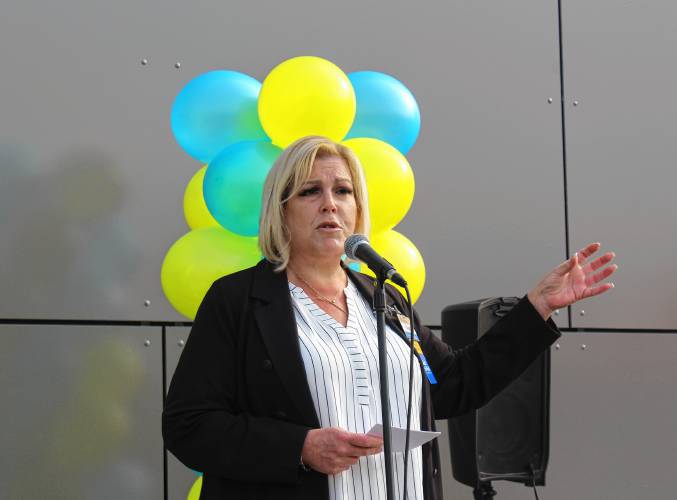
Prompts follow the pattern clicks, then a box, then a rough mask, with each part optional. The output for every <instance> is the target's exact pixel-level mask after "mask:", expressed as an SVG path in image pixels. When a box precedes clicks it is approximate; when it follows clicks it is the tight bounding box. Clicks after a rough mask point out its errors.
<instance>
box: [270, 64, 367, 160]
mask: <svg viewBox="0 0 677 500" xmlns="http://www.w3.org/2000/svg"><path fill="white" fill-rule="evenodd" d="M355 103H356V101H355V91H354V89H353V86H352V84H351V83H350V80H349V79H348V76H347V75H346V74H345V73H344V72H343V71H342V70H341V68H339V67H338V66H336V65H335V64H334V63H332V62H330V61H327V60H326V59H322V58H320V57H313V56H302V57H294V58H293V59H288V60H286V61H284V62H282V63H280V64H279V65H277V66H276V67H275V68H273V70H272V71H271V72H270V73H268V76H267V77H266V79H265V80H264V81H263V84H262V86H261V91H260V93H259V102H258V106H259V119H260V121H261V125H262V126H263V129H264V130H265V131H266V133H267V134H268V137H270V138H271V139H272V141H273V144H275V145H276V146H280V147H282V148H284V147H286V146H288V145H289V144H291V143H292V142H294V141H295V140H296V139H299V138H301V137H304V136H306V135H323V136H325V137H329V138H330V139H333V140H335V141H340V140H341V139H343V138H344V137H345V135H346V134H347V133H348V131H349V130H350V127H351V126H352V124H353V120H354V118H355V106H356V104H355Z"/></svg>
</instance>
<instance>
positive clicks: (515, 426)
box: [442, 297, 550, 488]
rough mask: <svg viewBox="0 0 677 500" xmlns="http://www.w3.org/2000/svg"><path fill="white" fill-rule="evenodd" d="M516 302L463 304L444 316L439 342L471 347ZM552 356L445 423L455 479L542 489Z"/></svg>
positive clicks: (478, 484) (511, 299) (541, 358)
mask: <svg viewBox="0 0 677 500" xmlns="http://www.w3.org/2000/svg"><path fill="white" fill-rule="evenodd" d="M518 301H519V299H518V298H517V297H500V298H490V299H482V300H476V301H472V302H465V303H463V304H455V305H451V306H448V307H446V308H445V309H444V310H443V311H442V339H443V340H444V341H445V342H446V343H447V344H449V345H450V346H451V348H452V349H454V350H456V349H461V348H463V347H465V346H466V345H468V344H471V343H473V342H474V341H475V340H477V339H478V338H479V337H481V336H482V335H484V333H486V332H487V330H489V328H491V327H492V326H493V325H494V324H495V323H496V322H497V321H498V320H500V319H501V318H502V317H503V316H505V315H506V314H508V312H510V310H511V309H512V308H513V307H514V306H515V304H517V302H518ZM549 412H550V351H549V350H547V351H545V352H544V353H543V354H542V355H541V356H539V358H538V359H536V361H534V363H533V364H532V365H531V366H530V367H529V368H528V369H527V370H526V371H525V372H524V373H523V374H522V375H521V376H520V377H519V378H518V379H516V380H515V381H513V382H512V383H511V384H510V385H509V386H508V387H506V388H505V389H504V390H503V391H502V392H500V393H499V394H498V395H497V396H496V397H494V398H493V399H492V400H491V401H490V402H489V403H488V404H487V405H485V406H484V407H482V408H480V409H479V410H477V411H473V412H470V413H468V414H466V415H462V416H460V417H457V418H453V419H449V445H450V448H451V464H452V470H453V475H454V478H455V479H456V480H457V481H459V482H461V483H463V484H467V485H468V486H472V487H475V488H479V487H481V486H482V485H483V484H484V483H487V482H489V481H493V480H499V479H504V480H509V481H515V482H519V483H524V484H525V485H527V486H531V485H532V484H536V485H539V486H544V485H545V469H546V467H547V464H548V445H549V431H550V429H549V423H550V414H549Z"/></svg>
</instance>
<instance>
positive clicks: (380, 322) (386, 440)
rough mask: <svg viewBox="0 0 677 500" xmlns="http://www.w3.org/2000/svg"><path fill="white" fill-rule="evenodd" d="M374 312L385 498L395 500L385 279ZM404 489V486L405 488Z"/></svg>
mask: <svg viewBox="0 0 677 500" xmlns="http://www.w3.org/2000/svg"><path fill="white" fill-rule="evenodd" d="M376 283H377V285H376V290H375V293H374V310H375V311H376V334H377V337H378V364H379V373H380V377H381V418H382V420H383V455H384V458H385V466H386V498H387V499H388V500H395V495H394V493H393V454H392V451H391V450H392V445H391V437H390V435H391V426H390V398H389V396H388V356H387V354H386V328H385V326H386V325H385V313H386V289H385V277H382V278H378V279H377V280H376ZM405 487H406V486H405Z"/></svg>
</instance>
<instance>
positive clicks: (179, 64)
mask: <svg viewBox="0 0 677 500" xmlns="http://www.w3.org/2000/svg"><path fill="white" fill-rule="evenodd" d="M174 67H175V68H176V69H179V68H180V67H181V63H180V62H178V61H176V62H175V63H174Z"/></svg>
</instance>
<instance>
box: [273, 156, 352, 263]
mask: <svg viewBox="0 0 677 500" xmlns="http://www.w3.org/2000/svg"><path fill="white" fill-rule="evenodd" d="M356 215H357V205H356V203H355V196H354V195H353V182H352V179H351V177H350V171H349V170H348V166H347V165H346V162H345V160H344V159H343V158H341V157H340V156H328V157H324V158H316V159H315V163H313V169H312V171H311V173H310V178H309V179H308V180H307V181H306V183H305V184H304V185H303V186H302V187H301V190H300V191H299V192H298V193H297V194H296V195H294V197H292V198H291V199H290V200H289V201H288V202H287V203H286V206H285V223H286V225H287V229H288V230H289V234H290V245H291V248H290V250H291V252H290V257H291V258H292V259H296V258H299V257H301V258H303V257H311V258H317V257H336V258H340V256H341V254H343V243H344V242H345V240H346V238H347V237H348V236H350V235H351V234H353V232H354V231H355V218H356Z"/></svg>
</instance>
